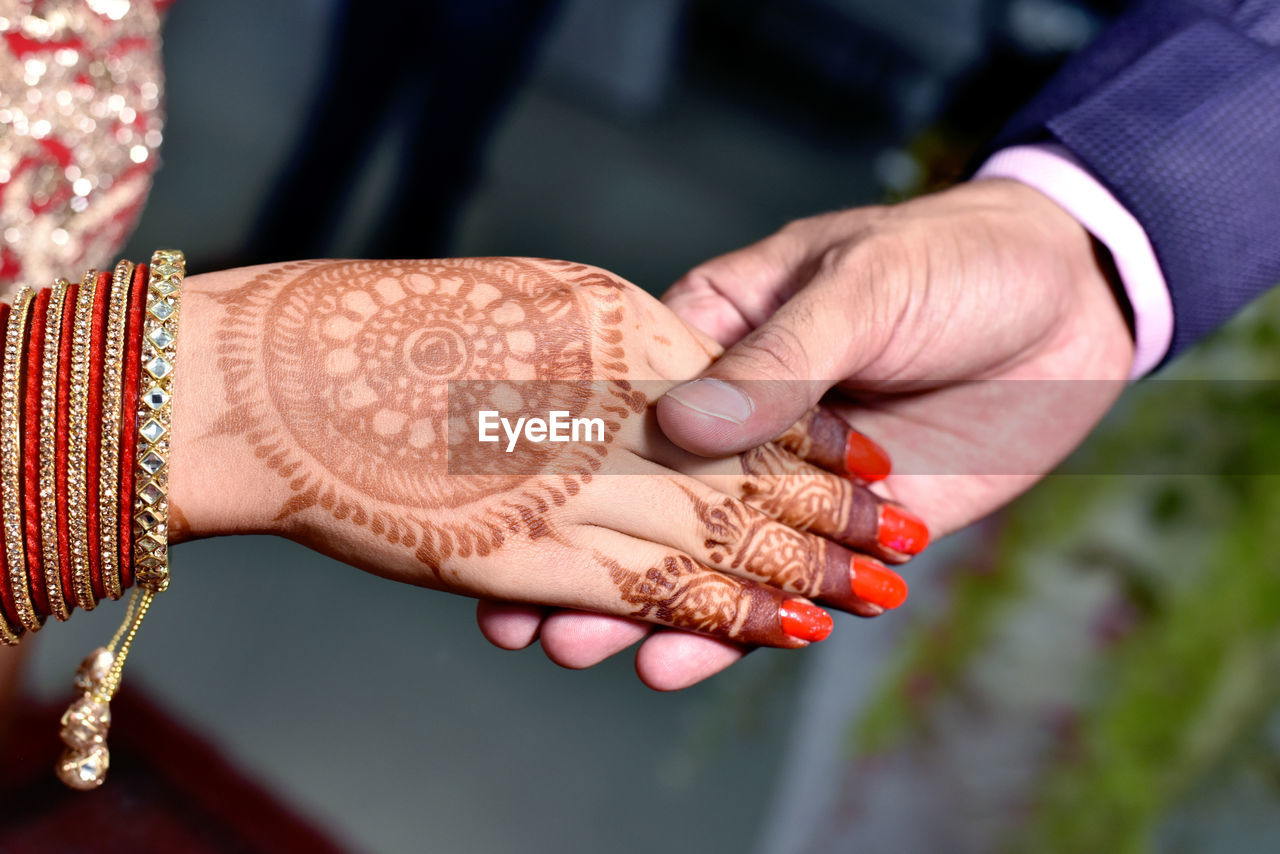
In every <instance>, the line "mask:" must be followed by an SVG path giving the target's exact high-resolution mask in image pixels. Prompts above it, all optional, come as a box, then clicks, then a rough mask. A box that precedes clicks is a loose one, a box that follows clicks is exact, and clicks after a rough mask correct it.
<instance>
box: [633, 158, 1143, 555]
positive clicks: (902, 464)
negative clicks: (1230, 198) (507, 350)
mask: <svg viewBox="0 0 1280 854" xmlns="http://www.w3.org/2000/svg"><path fill="white" fill-rule="evenodd" d="M664 302H666V304H667V305H668V306H669V307H671V308H672V310H674V311H675V313H676V314H678V315H679V316H680V317H682V318H683V319H684V320H685V321H687V322H688V323H690V324H691V325H693V326H695V327H697V328H699V329H702V330H703V331H704V332H707V333H708V334H709V335H711V336H712V337H714V338H715V339H716V340H717V341H719V342H721V343H722V344H724V345H725V346H726V347H729V348H730V349H729V351H728V352H727V353H726V354H725V355H724V356H723V357H721V358H720V359H719V360H718V361H717V362H716V363H715V364H714V365H712V366H711V367H710V368H709V369H708V370H707V371H706V372H705V373H704V374H703V377H702V378H700V379H699V380H695V381H694V382H692V383H688V384H685V385H683V386H680V387H678V388H676V389H673V390H672V391H671V392H670V393H668V394H667V396H666V397H665V398H663V399H662V400H661V401H660V402H659V404H658V420H659V423H660V424H661V425H662V428H663V430H664V432H666V434H667V435H668V437H670V438H671V439H672V440H673V441H675V442H676V443H677V444H679V445H682V446H683V447H685V448H687V449H688V450H691V451H694V452H696V453H699V454H705V455H713V456H719V455H723V454H728V453H733V452H736V451H738V450H740V449H742V448H749V447H752V446H754V445H756V444H759V443H760V442H764V441H767V440H769V439H771V438H773V437H774V436H776V435H778V434H779V433H781V432H782V431H783V430H785V429H786V428H787V427H788V426H789V425H790V424H792V423H793V422H794V421H795V420H796V419H797V418H799V417H800V416H801V415H802V414H803V413H804V412H805V410H807V409H808V408H809V407H810V406H812V405H813V403H814V402H815V401H816V400H817V399H818V398H819V397H821V396H822V395H823V394H825V393H826V392H827V391H828V390H829V389H831V388H832V386H835V385H837V384H839V387H840V388H841V389H842V390H843V391H844V392H846V398H847V399H846V401H845V402H836V403H835V404H834V405H833V407H832V408H834V409H835V410H836V411H838V412H840V413H841V414H842V415H843V416H844V417H845V418H846V419H847V420H849V421H850V423H852V424H853V425H854V426H856V427H857V428H858V429H859V430H860V431H861V432H863V433H865V434H867V435H868V436H870V437H871V438H872V439H874V440H876V441H877V442H879V443H880V444H882V445H883V446H884V447H885V448H886V449H887V450H888V451H889V456H890V457H891V458H892V459H893V461H894V467H895V471H896V472H897V473H896V474H894V475H891V476H890V477H889V478H888V479H887V480H886V481H884V483H883V484H882V488H883V489H884V490H885V494H886V495H889V496H891V497H892V498H894V499H895V500H897V501H900V502H901V503H902V504H904V505H905V506H907V507H909V508H910V509H912V510H913V511H915V512H917V513H919V514H920V515H921V516H923V517H924V519H925V521H926V522H927V523H928V524H929V528H930V530H931V531H933V532H934V533H935V534H936V535H943V534H946V533H949V532H951V531H954V530H956V529H958V528H961V527H963V526H965V525H967V524H969V523H970V522H973V521H975V520H977V519H979V518H981V517H983V516H985V515H986V514H987V513H990V512H991V511H992V510H994V509H995V508H997V507H999V506H1001V505H1003V504H1004V503H1006V502H1007V501H1009V500H1010V499H1012V498H1013V497H1014V496H1016V495H1018V494H1019V493H1021V492H1022V491H1024V490H1025V489H1027V488H1028V487H1029V486H1030V485H1031V484H1032V483H1034V482H1035V481H1036V480H1037V479H1039V478H1040V477H1041V476H1043V475H1044V474H1046V473H1048V472H1049V471H1050V470H1052V469H1053V468H1054V466H1056V465H1057V464H1058V463H1059V462H1060V461H1061V460H1062V459H1063V458H1064V457H1065V456H1066V455H1067V454H1068V453H1070V452H1071V450H1073V449H1074V448H1075V447H1076V446H1077V445H1078V444H1079V443H1080V442H1081V441H1082V440H1083V439H1084V438H1085V436H1087V435H1088V433H1089V431H1090V430H1091V429H1092V428H1093V426H1094V425H1095V424H1096V423H1097V422H1098V420H1099V419H1100V418H1101V417H1102V416H1103V415H1104V414H1105V413H1106V411H1107V410H1108V409H1109V408H1110V406H1111V404H1112V403H1113V402H1114V401H1115V398H1116V397H1117V396H1118V395H1119V393H1120V391H1121V390H1122V389H1123V387H1124V380H1125V377H1126V376H1127V373H1128V370H1129V367H1130V364H1131V363H1132V360H1133V339H1132V336H1131V335H1130V332H1129V329H1128V326H1127V324H1126V321H1125V317H1124V313H1123V311H1122V310H1121V307H1120V304H1119V303H1118V302H1117V300H1116V297H1115V295H1114V293H1113V289H1112V287H1111V283H1110V281H1109V279H1108V276H1107V274H1106V271H1105V270H1104V268H1103V266H1102V264H1101V263H1100V259H1099V257H1098V255H1097V253H1096V252H1095V249H1094V244H1093V241H1092V239H1091V238H1090V236H1089V234H1088V233H1087V232H1086V231H1085V230H1084V229H1083V228H1082V227H1081V226H1080V225H1079V224H1078V223H1077V222H1076V221H1075V220H1074V219H1072V218H1071V217H1070V216H1069V215H1068V214H1067V213H1066V212H1065V211H1063V210H1062V209H1061V208H1059V207H1058V206H1057V205H1056V204H1055V203H1054V202H1052V201H1050V200H1049V199H1048V198H1047V197H1045V196H1043V195H1041V194H1040V193H1039V192H1038V191H1036V190H1033V189H1031V188H1030V187H1027V186H1024V185H1022V184H1019V183H1016V182H1013V181H1006V180H991V181H979V182H974V183H970V184H964V185H961V186H959V187H956V188H955V189H952V190H949V191H947V192H943V193H938V194H935V195H931V196H926V197H923V198H920V199H917V200H914V201H911V202H907V203H905V204H901V205H896V206H893V207H879V208H859V209H854V210H850V211H844V212H841V213H835V214H827V215H824V216H818V217H813V218H810V219H804V220H798V221H796V222H793V223H791V224H790V225H788V226H786V227H785V228H783V229H782V230H781V231H779V232H778V233H777V234H774V235H772V236H770V237H768V238H766V239H765V240H762V241H761V242H759V243H757V244H755V245H753V246H749V247H747V248H745V249H741V250H738V251H736V252H732V253H730V254H728V255H723V256H721V257H719V258H716V259H713V260H711V261H708V262H707V263H705V264H703V265H701V266H699V267H697V268H695V269H693V270H692V271H690V272H689V273H688V274H687V275H685V276H684V278H682V279H681V280H680V281H679V282H677V283H676V284H675V285H674V286H673V287H672V288H671V290H670V291H669V292H668V293H667V294H666V296H665V297H664ZM1014 380H1020V381H1024V382H1005V381H1014ZM1028 381H1030V382H1028ZM688 404H692V405H688ZM718 408H722V409H721V411H722V412H724V413H725V415H724V416H722V417H716V416H715V415H713V414H711V413H713V412H714V411H716V410H717V409H718ZM744 411H746V412H749V415H748V416H747V417H746V418H745V419H742V418H739V417H738V416H739V414H740V413H742V412H744Z"/></svg>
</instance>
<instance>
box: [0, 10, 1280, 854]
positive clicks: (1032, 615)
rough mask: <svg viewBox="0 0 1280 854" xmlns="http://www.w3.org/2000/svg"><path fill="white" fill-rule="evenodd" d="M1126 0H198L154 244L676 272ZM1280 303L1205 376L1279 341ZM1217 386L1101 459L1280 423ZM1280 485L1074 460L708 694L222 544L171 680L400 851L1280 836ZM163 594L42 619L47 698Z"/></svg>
mask: <svg viewBox="0 0 1280 854" xmlns="http://www.w3.org/2000/svg"><path fill="white" fill-rule="evenodd" d="M1122 5H1123V4H1121V3H1107V2H1095V3H1090V2H1075V0H894V2H885V1H884V0H563V2H552V0H530V1H529V2H517V0H482V2H458V3H435V2H430V3H402V2H386V3H378V4H358V3H354V2H352V3H350V5H349V6H348V4H344V3H341V2H337V0H273V2H271V3H261V2H249V1H248V0H219V2H216V3H214V2H197V0H181V2H178V3H177V4H176V5H175V6H174V8H173V10H172V12H171V13H170V19H169V22H168V24H167V27H166V30H165V58H166V67H167V73H168V84H167V86H168V89H167V98H168V112H169V119H168V124H167V127H166V130H165V136H166V138H165V147H164V151H163V157H164V165H163V168H162V169H161V171H160V173H159V175H158V177H157V180H156V184H155V189H154V192H153V193H152V196H151V199H150V202H149V204H148V207H147V208H146V212H145V214H144V216H143V220H142V223H141V225H140V227H139V229H138V231H137V232H136V234H135V237H134V240H133V241H132V243H131V245H130V247H129V250H128V251H127V252H126V255H128V256H129V257H142V256H144V255H146V254H147V253H148V252H149V251H150V249H151V248H152V247H154V246H157V245H176V246H181V247H183V248H184V250H185V251H186V253H187V255H188V258H189V259H190V262H191V268H192V269H193V270H197V271H199V270H208V269H215V268H221V267H227V266H234V265H240V264H245V263H255V262H264V261H277V260H286V259H291V258H297V257H316V256H366V255H367V256H397V255H398V256H409V257H423V256H430V255H439V254H452V255H522V254H527V255H539V256H549V257H561V258H568V259H572V260H576V261H583V262H588V263H592V264H597V265H600V266H602V267H605V268H608V269H610V270H613V271H614V272H616V273H618V274H619V275H621V276H623V277H625V278H628V279H630V280H632V281H634V282H636V283H638V284H640V285H642V286H643V287H645V288H646V289H648V290H650V291H651V292H653V293H655V294H656V293H661V292H662V290H664V289H665V288H666V287H667V286H668V285H669V284H670V283H671V282H673V281H674V280H675V279H676V278H678V277H679V276H680V274H681V273H683V272H684V271H685V270H686V269H688V268H689V267H691V266H692V265H694V264H696V263H698V262H700V261H702V260H705V259H707V258H709V257H712V256H714V255H716V254H718V253H721V252H724V251H728V250H730V249H733V248H736V247H739V246H742V245H745V244H747V243H749V242H752V241H754V240H757V239H759V238H761V237H763V236H765V235H767V234H769V233H770V232H772V231H774V230H775V229H777V228H778V227H780V226H781V225H783V224H784V223H786V222H787V221H788V220H790V219H793V218H795V217H799V216H805V215H809V214H814V213H818V212H822V211H826V210H831V209H836V208H841V207H846V206H851V205H858V204H866V203H871V202H877V201H883V200H886V199H897V198H903V197H906V196H909V195H912V194H915V193H919V192H922V191H924V190H926V189H928V188H931V187H937V186H941V185H944V184H945V183H947V182H949V181H952V180H955V179H956V178H958V177H961V176H962V175H963V174H964V171H965V169H966V168H967V167H968V166H969V165H970V164H971V163H972V161H973V158H974V157H976V156H977V155H978V154H979V153H980V151H981V147H982V145H983V143H984V142H985V141H986V140H987V139H989V138H990V136H991V135H992V134H993V133H994V132H995V131H996V130H998V128H999V126H1000V124H1001V123H1002V121H1003V120H1004V119H1006V118H1007V117H1008V116H1009V115H1010V114H1011V113H1012V112H1013V111H1014V110H1015V109H1016V108H1017V106H1018V105H1019V104H1020V103H1022V102H1023V101H1024V100H1026V99H1027V98H1028V97H1029V96H1030V95H1031V94H1032V93H1033V92H1034V91H1035V90H1036V89H1037V87H1038V86H1039V85H1040V84H1041V83H1042V82H1043V81H1044V80H1045V79H1046V78H1047V76H1048V75H1049V74H1051V73H1052V70H1053V69H1054V68H1055V67H1056V66H1057V65H1058V64H1059V63H1060V62H1061V61H1062V59H1063V58H1064V57H1065V56H1067V55H1069V54H1070V53H1071V52H1072V51H1074V50H1075V49H1077V48H1078V47H1080V46H1081V45H1083V44H1084V43H1085V42H1087V41H1088V39H1089V38H1090V37H1091V36H1092V35H1093V34H1094V33H1095V32H1097V30H1098V29H1099V27H1101V26H1103V25H1104V23H1105V21H1106V20H1108V19H1109V17H1111V16H1113V15H1114V14H1115V13H1116V11H1117V9H1118V8H1119V7H1120V6H1122ZM1273 303H1274V301H1272V302H1271V304H1264V305H1263V306H1261V307H1259V308H1257V309H1255V310H1254V311H1253V312H1251V314H1250V315H1249V316H1247V317H1245V318H1243V319H1241V320H1240V321H1239V322H1238V323H1236V324H1235V325H1234V327H1233V328H1232V330H1230V331H1228V332H1227V333H1226V334H1224V335H1221V336H1219V337H1218V338H1217V339H1215V341H1213V342H1210V343H1209V344H1208V345H1207V346H1205V347H1204V348H1202V349H1201V351H1200V352H1198V353H1197V354H1196V355H1195V356H1194V357H1193V358H1192V359H1190V360H1186V361H1185V362H1184V364H1183V365H1181V366H1180V367H1179V371H1180V372H1181V374H1180V375H1183V376H1188V377H1192V378H1195V377H1214V376H1222V375H1231V376H1234V375H1237V374H1238V373H1241V372H1242V373H1243V374H1248V373H1249V371H1254V372H1256V371H1257V370H1258V369H1259V366H1264V367H1265V368H1270V369H1273V368H1271V366H1274V365H1275V364H1276V359H1275V355H1276V354H1277V350H1280V346H1278V345H1277V341H1278V340H1280V335H1278V334H1277V331H1276V330H1277V326H1276V323H1275V321H1274V317H1275V316H1277V314H1280V312H1277V311H1276V310H1275V308H1274V307H1273ZM1264 373H1265V371H1264ZM1196 388H1203V389H1204V392H1203V395H1204V397H1203V399H1201V400H1198V401H1197V400H1188V395H1187V394H1186V393H1185V389H1184V390H1183V392H1182V393H1180V394H1179V395H1178V397H1177V399H1173V398H1172V397H1170V396H1166V397H1169V399H1160V398H1159V395H1158V394H1156V395H1155V398H1154V402H1148V403H1146V404H1144V406H1143V407H1142V408H1141V411H1140V412H1139V413H1138V414H1136V415H1135V414H1133V413H1128V415H1127V416H1126V418H1124V419H1119V420H1118V423H1115V424H1112V425H1111V426H1110V427H1109V428H1108V429H1107V430H1106V431H1104V432H1103V433H1102V434H1100V435H1099V437H1097V439H1096V440H1095V441H1094V442H1093V443H1092V444H1091V446H1090V447H1089V448H1087V449H1086V450H1085V451H1084V452H1083V453H1084V454H1085V455H1088V454H1097V455H1098V459H1104V460H1105V459H1112V458H1114V457H1115V456H1116V455H1124V454H1126V453H1129V452H1130V451H1131V450H1132V449H1133V448H1137V447H1142V446H1143V436H1144V435H1145V433H1144V431H1148V430H1150V429H1151V427H1152V425H1153V424H1156V423H1158V422H1159V421H1160V419H1161V418H1162V413H1168V412H1170V411H1174V410H1175V409H1178V410H1180V411H1184V412H1185V411H1186V410H1188V409H1190V410H1192V411H1197V412H1202V413H1203V414H1204V418H1205V419H1208V420H1206V421H1195V422H1194V423H1192V422H1191V421H1188V422H1187V423H1186V426H1185V428H1183V427H1179V431H1180V432H1179V433H1178V436H1180V437H1181V441H1180V442H1179V441H1175V442H1173V443H1172V444H1169V445H1168V446H1167V447H1166V446H1162V447H1160V448H1158V449H1154V450H1151V449H1148V452H1150V453H1164V454H1169V455H1171V456H1173V457H1174V458H1177V457H1178V455H1185V454H1191V453H1196V452H1197V449H1198V447H1199V446H1198V444H1197V437H1199V436H1203V430H1204V429H1205V428H1206V426H1208V429H1212V426H1211V425H1212V421H1211V419H1212V418H1213V417H1217V416H1219V415H1223V416H1226V417H1233V418H1247V419H1254V420H1255V421H1256V422H1257V423H1258V424H1259V425H1262V426H1261V427H1260V430H1259V434H1258V442H1259V443H1260V446H1262V447H1267V446H1280V442H1278V441H1276V440H1278V439H1280V428H1273V427H1271V426H1270V425H1271V423H1272V421H1275V420H1276V419H1274V408H1273V405H1272V404H1273V401H1269V400H1264V399H1262V398H1259V399H1256V400H1254V399H1245V400H1241V399H1239V398H1233V399H1232V401H1231V402H1230V403H1228V404H1224V403H1222V402H1221V401H1217V400H1215V399H1213V398H1212V392H1211V384H1202V385H1200V386H1196ZM1204 465H1205V466H1206V468H1205V469H1204V470H1206V471H1211V470H1213V469H1212V466H1213V461H1212V460H1211V459H1207V460H1205V461H1204ZM1175 468H1176V467H1175ZM1272 470H1273V471H1274V470H1276V469H1272ZM1277 511H1280V489H1277V484H1276V483H1275V481H1274V479H1272V478H1264V477H1213V476H1209V475H1205V476H1197V477H1187V476H1174V475H1168V476H1150V477H1143V478H1134V477H1130V478H1115V477H1110V478H1108V477H1064V478H1054V479H1050V481H1048V482H1046V484H1044V485H1043V486H1042V487H1040V488H1038V489H1037V490H1036V491H1034V492H1033V493H1032V494H1031V495H1030V496H1029V497H1028V499H1026V500H1024V501H1022V502H1019V503H1018V504H1017V505H1015V507H1014V508H1012V510H1011V511H1010V512H1009V513H1007V514H1004V515H1003V516H1002V517H1001V518H998V519H995V520H992V521H991V522H989V523H986V524H985V525H983V526H982V527H981V528H979V529H976V530H971V531H969V532H967V533H965V534H962V535H959V536H957V537H953V538H951V539H949V540H947V541H945V542H943V543H941V544H939V545H938V546H936V547H934V548H932V549H930V552H929V553H927V554H926V555H925V556H924V557H922V558H920V559H918V560H917V561H916V562H914V563H912V564H911V566H910V567H909V568H908V570H907V575H908V578H909V580H910V582H911V584H912V599H911V602H910V603H909V604H908V605H907V606H906V607H905V608H904V609H903V610H902V611H901V612H898V613H895V614H894V615H893V616H892V617H889V618H885V619H882V620H876V621H858V620H856V619H853V618H841V617H840V616H837V626H836V631H835V632H834V634H833V635H832V637H831V639H830V640H829V641H827V642H825V643H823V644H821V645H819V647H818V648H815V649H813V650H810V651H807V652H805V653H803V654H785V653H777V652H773V651H761V652H757V653H754V654H753V655H751V656H749V657H748V659H747V660H746V661H744V663H742V664H741V665H738V666H736V667H734V668H733V669H732V670H730V671H729V672H727V673H725V674H723V675H721V676H719V677H717V678H715V679H713V680H711V681H710V682H708V683H706V684H703V685H700V686H697V687H695V688H692V689H689V690H687V691H684V692H681V693H679V694H674V695H659V694H655V693H653V692H650V691H648V690H647V689H645V688H643V687H642V686H641V685H640V684H639V682H638V681H637V680H636V679H635V677H634V675H633V673H632V666H631V661H630V658H629V656H628V655H626V654H623V655H620V656H618V657H617V658H616V659H615V660H613V661H610V662H608V663H606V664H604V665H602V666H600V667H597V668H595V669H593V670H590V671H587V672H583V673H573V672H568V671H564V670H561V669H559V668H557V667H556V666H554V665H552V664H550V663H549V662H547V661H546V660H545V658H544V657H543V656H542V655H541V653H540V652H539V651H538V650H537V649H531V650H526V651H524V652H520V653H505V652H499V651H498V650H496V649H494V648H492V647H490V646H489V645H488V644H487V643H486V642H484V641H483V639H482V638H481V637H480V635H479V633H478V632H477V631H476V629H475V626H474V619H473V606H472V604H471V603H470V602H469V601H465V600H462V599H458V598H452V597H448V596H444V595H440V594H435V593H431V592H428V591H422V590H416V589H410V588H405V587H400V586H396V585H393V584H391V583H388V582H385V581H382V580H379V579H376V578H373V577H371V576H367V575H364V574H361V573H357V572H355V571H352V570H350V569H348V568H346V567H344V566H342V565H340V564H337V563H334V562H331V561H328V560H327V559H324V558H321V557H319V556H317V555H315V554H313V553H310V552H307V551H304V550H302V549H301V548H299V547H295V546H293V545H291V544H289V543H285V542H282V541H277V540H272V539H259V538H241V539H235V540H225V541H210V542H200V543H192V544H189V545H186V546H183V547H181V548H180V549H179V550H178V552H177V555H176V561H177V562H178V567H177V570H176V573H175V576H176V577H175V583H174V585H173V587H172V588H171V591H170V592H168V593H167V594H166V595H165V601H164V607H162V608H158V609H156V610H155V611H154V613H153V615H152V616H151V617H150V618H149V620H148V624H147V627H146V629H145V630H144V632H143V637H142V639H141V641H140V643H139V646H138V647H137V649H136V652H135V653H134V657H133V658H132V659H131V664H130V668H129V669H130V673H129V677H128V680H129V681H130V682H131V683H133V684H135V685H140V686H142V687H143V688H144V689H145V691H146V692H147V693H148V694H149V695H151V696H152V697H155V698H157V699H158V700H159V701H160V702H161V703H162V704H163V706H164V707H166V708H167V709H169V710H170V711H171V712H173V713H174V715H175V716H176V717H177V718H178V719H179V720H181V721H182V722H184V723H185V724H187V725H189V726H191V727H193V728H194V729H195V730H197V731H198V732H199V733H201V734H202V735H204V736H206V737H207V738H208V739H209V740H210V741H211V742H212V743H213V744H214V745H216V747H217V748H218V751H219V752H220V753H221V754H222V755H223V756H224V757H226V758H227V759H228V760H229V761H231V762H233V763H234V764H235V765H236V766H238V767H239V768H241V769H243V770H244V771H245V772H246V773H247V774H248V775H249V776H251V777H252V778H254V779H256V780H258V781H260V782H262V783H263V784H265V785H266V786H267V787H268V788H269V789H270V790H271V791H272V792H273V793H275V795H276V796H277V797H279V798H281V799H282V800H283V801H284V802H286V803H287V804H289V805H291V806H292V807H293V808H294V809H295V810H296V811H297V812H298V813H300V814H301V815H303V816H304V817H305V818H306V820H307V821H309V822H311V823H312V824H314V825H315V826H316V827H317V828H318V829H319V830H320V831H321V832H322V833H324V834H325V835H327V836H328V837H329V838H331V839H332V840H334V841H335V843H336V844H338V845H339V846H342V847H344V848H349V849H351V850H356V851H378V852H410V851H413V852H417V851H441V852H510V851H521V852H524V851H528V852H543V851H546V852H553V851H554V852H560V851H601V850H608V851H614V852H632V851H634V852H640V851H652V850H664V851H753V852H760V854H790V852H827V851H841V850H857V851H893V852H915V851H937V850H945V851H975V852H978V851H982V852H986V851H997V850H1028V851H1029V850H1034V851H1072V852H1075V851H1079V852H1096V851H1122V850H1134V851H1141V850H1158V851H1167V852H1215V851H1222V852H1228V851H1229V852H1251V851H1259V852H1261V851H1274V850H1276V849H1277V845H1280V809H1277V807H1278V806H1280V801H1278V796H1280V715H1277V714H1276V713H1275V709H1276V700H1277V697H1276V689H1275V687H1274V686H1275V685H1276V684H1277V680H1276V678H1275V673H1276V665H1277V664H1280V635H1278V634H1277V630H1276V626H1277V624H1278V623H1280V614H1277V613H1275V609H1276V608H1277V607H1280V604H1277V603H1280V589H1277V588H1278V587H1280V581H1277V579H1278V578H1280V573H1278V572H1277V557H1276V554H1275V549H1274V547H1273V545H1272V543H1271V539H1270V538H1269V537H1268V536H1267V532H1268V531H1270V530H1272V529H1273V526H1274V521H1273V520H1274V519H1275V518H1277V516H1276V512H1277ZM339 606H340V609H341V614H342V615H343V619H341V620H340V619H339ZM120 612H121V609H120V608H119V607H103V608H100V609H99V610H98V611H97V612H95V613H94V614H92V615H83V616H81V617H79V618H77V619H76V620H74V621H72V622H71V623H69V624H68V625H67V626H65V627H63V626H59V629H58V631H54V632H49V633H47V634H45V635H42V636H41V639H40V642H39V643H38V644H37V645H36V648H35V652H34V656H33V658H34V661H33V667H32V668H31V669H30V673H29V680H28V691H29V693H31V694H32V695H34V696H36V697H41V698H47V699H54V698H62V697H63V696H65V694H66V691H67V678H68V674H69V673H70V672H71V671H72V669H73V668H74V666H75V664H76V663H78V661H79V660H80V658H81V657H82V656H83V654H84V653H85V652H86V651H87V650H89V649H91V648H93V647H94V646H96V645H98V644H99V643H100V642H101V640H102V639H103V638H105V637H107V636H109V635H110V632H111V630H112V629H113V628H114V625H115V623H116V621H118V619H119V616H120ZM50 737H53V736H52V731H50ZM0 848H3V845H2V844H0Z"/></svg>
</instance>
